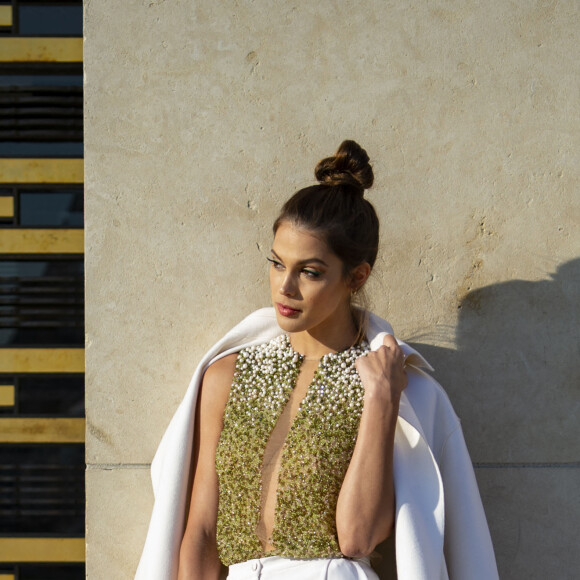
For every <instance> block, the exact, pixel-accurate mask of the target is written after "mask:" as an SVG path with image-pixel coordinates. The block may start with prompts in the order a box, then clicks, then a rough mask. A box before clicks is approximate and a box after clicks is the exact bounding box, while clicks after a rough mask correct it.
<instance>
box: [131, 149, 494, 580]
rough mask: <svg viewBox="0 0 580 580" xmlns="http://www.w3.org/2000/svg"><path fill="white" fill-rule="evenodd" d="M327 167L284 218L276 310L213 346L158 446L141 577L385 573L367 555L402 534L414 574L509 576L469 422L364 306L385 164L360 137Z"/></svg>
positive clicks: (187, 579)
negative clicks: (380, 167) (376, 193)
mask: <svg viewBox="0 0 580 580" xmlns="http://www.w3.org/2000/svg"><path fill="white" fill-rule="evenodd" d="M315 174H316V177H317V179H318V180H319V182H320V184H319V185H316V186H313V187H309V188H305V189H303V190H300V191H298V192H297V193H296V194H294V196H292V197H291V198H290V199H289V200H288V201H287V202H286V204H285V205H284V207H283V209H282V212H281V214H280V216H279V217H278V219H277V220H276V222H275V224H274V234H275V235H274V243H273V246H272V255H271V257H270V262H271V266H270V286H271V292H272V302H273V304H274V312H272V311H271V309H267V310H265V311H264V310H263V311H258V312H257V313H254V314H253V315H250V317H248V318H247V319H246V320H244V321H243V322H242V323H241V324H240V325H238V326H237V327H236V328H235V329H233V330H232V331H231V332H230V333H228V335H226V337H224V339H222V341H220V343H218V344H217V345H216V346H215V347H214V348H213V349H212V350H211V351H210V352H209V353H208V355H206V357H205V359H204V361H203V362H202V365H200V367H201V368H199V369H198V372H197V373H196V376H194V379H193V381H192V386H191V388H190V390H189V392H188V395H186V398H185V399H184V402H183V403H182V405H181V407H180V410H178V412H177V413H176V416H175V417H174V420H173V421H172V425H171V426H170V428H169V429H168V432H167V433H166V435H165V437H164V441H163V442H162V444H161V446H160V450H159V451H158V454H157V455H156V459H155V461H154V465H153V470H152V472H153V478H154V487H155V489H156V504H155V508H154V514H153V517H152V522H151V526H150V531H149V535H148V539H147V543H146V547H145V550H144V554H143V557H142V561H141V563H140V567H139V570H138V573H137V578H168V579H172V580H173V579H175V578H178V580H192V579H198V578H200V579H204V580H205V579H214V578H215V579H217V578H219V577H220V573H221V571H222V565H227V566H229V576H228V578H231V580H236V579H237V580H242V579H246V578H247V579H250V578H255V579H263V580H268V579H270V578H278V579H285V578H297V577H300V578H302V579H303V580H308V579H309V578H317V579H318V578H320V579H322V578H330V579H335V580H340V579H343V578H345V579H346V578H360V579H363V578H369V579H375V578H378V577H379V576H377V575H376V574H375V572H374V571H373V570H372V568H371V566H370V564H369V560H368V556H369V555H370V554H371V553H372V552H373V551H374V549H375V548H376V546H377V545H378V544H380V543H381V542H382V541H383V540H385V539H386V538H388V537H389V536H390V535H391V533H392V532H393V529H394V528H395V527H396V531H397V534H396V552H397V573H398V577H399V578H409V579H413V580H416V579H420V578H437V579H444V578H452V579H462V578H466V579H470V580H471V579H476V578H481V579H484V578H485V580H489V579H490V578H491V579H493V578H495V577H497V570H496V568H495V562H494V558H493V550H492V547H491V542H490V539H489V533H488V531H487V525H486V523H485V516H484V515H483V510H482V507H481V502H480V500H479V494H478V492H477V486H476V484H475V479H474V476H473V470H472V468H471V464H470V461H469V456H468V455H467V451H466V449H465V445H464V442H463V437H462V434H461V429H460V427H459V423H458V420H457V417H456V416H455V414H454V413H453V410H452V408H451V406H450V404H449V402H448V400H447V398H446V397H445V395H444V393H443V392H442V390H441V389H440V387H438V385H437V384H436V383H435V382H434V381H433V380H432V379H431V378H430V377H429V376H428V375H426V374H425V373H424V372H423V371H421V370H420V369H419V368H417V367H418V366H426V363H425V362H424V360H423V359H422V358H421V357H420V355H418V353H416V352H414V351H413V350H412V349H411V348H410V347H408V346H407V345H404V344H402V343H398V342H397V341H396V340H395V339H394V338H393V336H392V330H391V329H390V327H389V325H388V324H387V323H385V322H384V321H381V320H380V319H378V318H377V317H374V316H372V315H370V316H369V315H367V314H366V313H365V311H364V310H361V309H356V308H354V307H353V304H352V297H353V296H354V295H356V294H357V293H359V292H360V291H361V289H362V287H363V286H364V284H365V282H366V280H367V278H368V276H369V274H370V272H371V270H372V267H373V265H374V262H375V259H376V255H377V250H378V219H377V216H376V213H375V211H374V208H373V207H372V205H371V204H370V203H369V202H368V201H367V200H365V199H364V196H363V194H364V190H365V189H366V188H368V187H370V186H371V185H372V182H373V173H372V169H371V166H370V165H369V158H368V156H367V154H366V152H365V151H364V150H363V149H362V148H361V147H360V146H359V145H357V144H356V143H354V142H353V141H345V142H344V143H343V144H342V145H341V146H340V148H339V150H338V151H337V153H336V155H335V156H333V157H330V158H327V159H323V160H322V161H321V162H320V163H319V164H318V166H317V168H316V171H315ZM408 382H409V388H408V389H407V392H404V390H405V388H406V387H407V383H408ZM200 385H201V386H200ZM198 392H199V394H198ZM194 410H195V421H194V420H193V413H194ZM192 441H193V447H192V443H191V442H192ZM190 458H191V459H190ZM188 473H189V474H190V477H187V476H186V474H188ZM188 482H191V486H188ZM395 490H396V494H395ZM444 495H445V501H444V497H443V496H444ZM395 496H396V501H395ZM188 502H189V506H188V505H187V503H188ZM186 511H188V516H187V519H186V520H185V512H186ZM182 522H186V523H185V531H183V525H184V524H183V523H182Z"/></svg>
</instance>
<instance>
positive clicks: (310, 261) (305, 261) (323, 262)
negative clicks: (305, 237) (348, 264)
mask: <svg viewBox="0 0 580 580" xmlns="http://www.w3.org/2000/svg"><path fill="white" fill-rule="evenodd" d="M270 251H271V252H272V255H273V256H274V257H275V258H277V259H278V260H280V261H281V262H282V261H283V260H282V258H280V256H279V255H278V254H277V253H276V252H275V251H274V250H270ZM313 262H314V263H315V264H320V265H321V266H326V267H327V268H328V264H327V263H326V262H325V261H324V260H321V259H320V258H308V259H307V260H300V262H298V264H300V265H305V264H312V263H313Z"/></svg>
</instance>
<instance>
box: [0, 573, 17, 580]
mask: <svg viewBox="0 0 580 580" xmlns="http://www.w3.org/2000/svg"><path fill="white" fill-rule="evenodd" d="M15 578H16V576H14V574H0V580H15Z"/></svg>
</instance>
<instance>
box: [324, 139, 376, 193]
mask: <svg viewBox="0 0 580 580" xmlns="http://www.w3.org/2000/svg"><path fill="white" fill-rule="evenodd" d="M314 175H315V176H316V179H318V181H319V182H320V183H321V184H323V185H330V186H333V185H350V186H351V187H354V188H356V189H357V191H358V192H359V194H360V195H363V193H364V190H365V189H368V188H369V187H371V185H372V184H373V181H374V175H373V168H372V167H371V166H370V163H369V156H368V155H367V152H366V151H365V150H364V149H363V148H362V147H361V146H360V145H359V144H358V143H356V142H355V141H350V140H347V141H343V142H342V143H341V145H340V147H339V148H338V151H337V152H336V154H335V155H334V156H333V157H326V158H325V159H323V160H322V161H319V163H318V165H317V166H316V169H315V170H314Z"/></svg>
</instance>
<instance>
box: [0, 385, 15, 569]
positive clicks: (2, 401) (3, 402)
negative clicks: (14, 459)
mask: <svg viewBox="0 0 580 580" xmlns="http://www.w3.org/2000/svg"><path fill="white" fill-rule="evenodd" d="M0 407H14V385H0ZM0 580H2V577H0Z"/></svg>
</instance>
